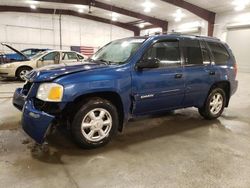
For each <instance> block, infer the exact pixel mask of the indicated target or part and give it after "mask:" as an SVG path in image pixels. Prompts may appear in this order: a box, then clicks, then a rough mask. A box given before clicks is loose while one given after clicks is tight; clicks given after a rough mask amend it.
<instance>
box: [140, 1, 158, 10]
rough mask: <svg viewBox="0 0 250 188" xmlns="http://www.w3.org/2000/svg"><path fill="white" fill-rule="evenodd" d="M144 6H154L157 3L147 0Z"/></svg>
mask: <svg viewBox="0 0 250 188" xmlns="http://www.w3.org/2000/svg"><path fill="white" fill-rule="evenodd" d="M142 6H144V7H145V8H153V7H154V6H155V4H154V3H152V2H151V1H148V0H146V1H145V2H144V3H143V4H142Z"/></svg>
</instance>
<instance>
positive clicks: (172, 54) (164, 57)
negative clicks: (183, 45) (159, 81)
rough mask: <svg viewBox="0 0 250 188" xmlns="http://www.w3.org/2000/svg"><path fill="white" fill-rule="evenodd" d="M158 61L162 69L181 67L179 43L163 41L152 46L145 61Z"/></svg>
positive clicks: (144, 57) (145, 56) (145, 55)
mask: <svg viewBox="0 0 250 188" xmlns="http://www.w3.org/2000/svg"><path fill="white" fill-rule="evenodd" d="M154 58H156V59H158V60H159V61H160V68H164V67H172V66H174V67H175V66H179V65H180V64H181V58H180V50H179V42H178V41H161V42H157V43H155V44H154V45H153V46H151V47H150V48H149V49H148V51H147V52H146V54H144V56H143V59H154Z"/></svg>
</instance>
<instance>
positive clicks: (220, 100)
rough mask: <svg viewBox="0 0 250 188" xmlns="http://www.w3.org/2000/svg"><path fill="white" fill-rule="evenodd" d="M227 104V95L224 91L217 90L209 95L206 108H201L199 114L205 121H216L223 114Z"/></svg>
mask: <svg viewBox="0 0 250 188" xmlns="http://www.w3.org/2000/svg"><path fill="white" fill-rule="evenodd" d="M225 102H226V94H225V92H224V90H223V89H221V88H215V89H213V90H212V91H211V92H210V94H209V95H208V97H207V99H206V102H205V104H204V106H203V107H202V108H199V113H200V115H201V116H203V117H204V118H205V119H216V118H218V117H219V116H220V115H221V114H222V112H223V110H224V108H225Z"/></svg>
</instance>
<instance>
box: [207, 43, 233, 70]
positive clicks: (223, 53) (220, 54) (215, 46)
mask: <svg viewBox="0 0 250 188" xmlns="http://www.w3.org/2000/svg"><path fill="white" fill-rule="evenodd" d="M207 44H208V46H209V48H210V49H211V51H212V53H213V56H214V61H215V64H216V65H226V64H227V61H228V60H229V58H230V56H229V54H228V52H227V50H226V48H225V46H224V45H223V44H221V43H217V42H207Z"/></svg>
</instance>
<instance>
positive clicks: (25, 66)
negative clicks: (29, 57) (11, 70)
mask: <svg viewBox="0 0 250 188" xmlns="http://www.w3.org/2000/svg"><path fill="white" fill-rule="evenodd" d="M22 68H28V69H30V70H32V69H33V68H32V67H30V66H27V65H24V66H21V67H18V68H17V70H16V73H15V75H16V76H18V75H17V73H18V71H19V70H20V69H22Z"/></svg>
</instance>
